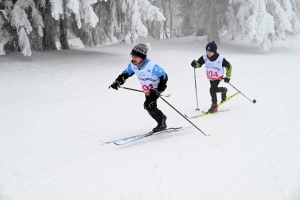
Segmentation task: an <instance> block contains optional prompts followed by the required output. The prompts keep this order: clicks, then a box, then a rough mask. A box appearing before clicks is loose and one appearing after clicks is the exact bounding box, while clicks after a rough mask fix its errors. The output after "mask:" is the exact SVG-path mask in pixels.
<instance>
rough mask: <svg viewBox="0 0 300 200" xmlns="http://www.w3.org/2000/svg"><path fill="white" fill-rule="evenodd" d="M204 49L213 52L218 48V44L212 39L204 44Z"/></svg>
mask: <svg viewBox="0 0 300 200" xmlns="http://www.w3.org/2000/svg"><path fill="white" fill-rule="evenodd" d="M205 49H206V51H210V52H214V53H217V49H218V46H217V44H216V43H215V41H212V42H209V43H208V44H207V45H206V48H205Z"/></svg>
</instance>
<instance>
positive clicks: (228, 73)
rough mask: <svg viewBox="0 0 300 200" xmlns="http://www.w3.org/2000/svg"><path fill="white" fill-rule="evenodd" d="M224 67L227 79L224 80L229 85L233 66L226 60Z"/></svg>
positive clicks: (224, 60)
mask: <svg viewBox="0 0 300 200" xmlns="http://www.w3.org/2000/svg"><path fill="white" fill-rule="evenodd" d="M222 66H223V67H225V68H226V77H225V78H224V81H225V82H226V83H229V81H230V77H231V72H232V65H231V64H230V63H229V62H228V61H227V60H226V59H225V58H224V59H223V62H222Z"/></svg>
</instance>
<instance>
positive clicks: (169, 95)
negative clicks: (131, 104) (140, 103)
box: [119, 86, 171, 98]
mask: <svg viewBox="0 0 300 200" xmlns="http://www.w3.org/2000/svg"><path fill="white" fill-rule="evenodd" d="M119 87H120V88H123V89H126V90H132V91H136V92H143V91H142V90H136V89H132V88H128V87H123V86H119ZM162 96H164V97H168V98H171V94H168V95H162Z"/></svg>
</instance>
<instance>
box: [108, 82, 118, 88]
mask: <svg viewBox="0 0 300 200" xmlns="http://www.w3.org/2000/svg"><path fill="white" fill-rule="evenodd" d="M111 87H112V88H113V89H115V90H118V89H119V87H120V82H119V81H115V82H113V84H111V85H110V86H109V88H111Z"/></svg>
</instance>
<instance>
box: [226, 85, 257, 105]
mask: <svg viewBox="0 0 300 200" xmlns="http://www.w3.org/2000/svg"><path fill="white" fill-rule="evenodd" d="M229 85H231V83H229ZM231 86H232V87H233V88H234V89H236V88H235V87H234V86H233V85H231ZM236 91H238V92H239V93H241V94H242V95H243V96H244V97H246V96H245V95H244V94H243V93H242V92H241V91H239V90H238V89H236ZM246 98H247V99H248V100H249V101H251V102H252V103H256V100H255V99H253V100H251V99H249V98H248V97H246Z"/></svg>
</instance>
